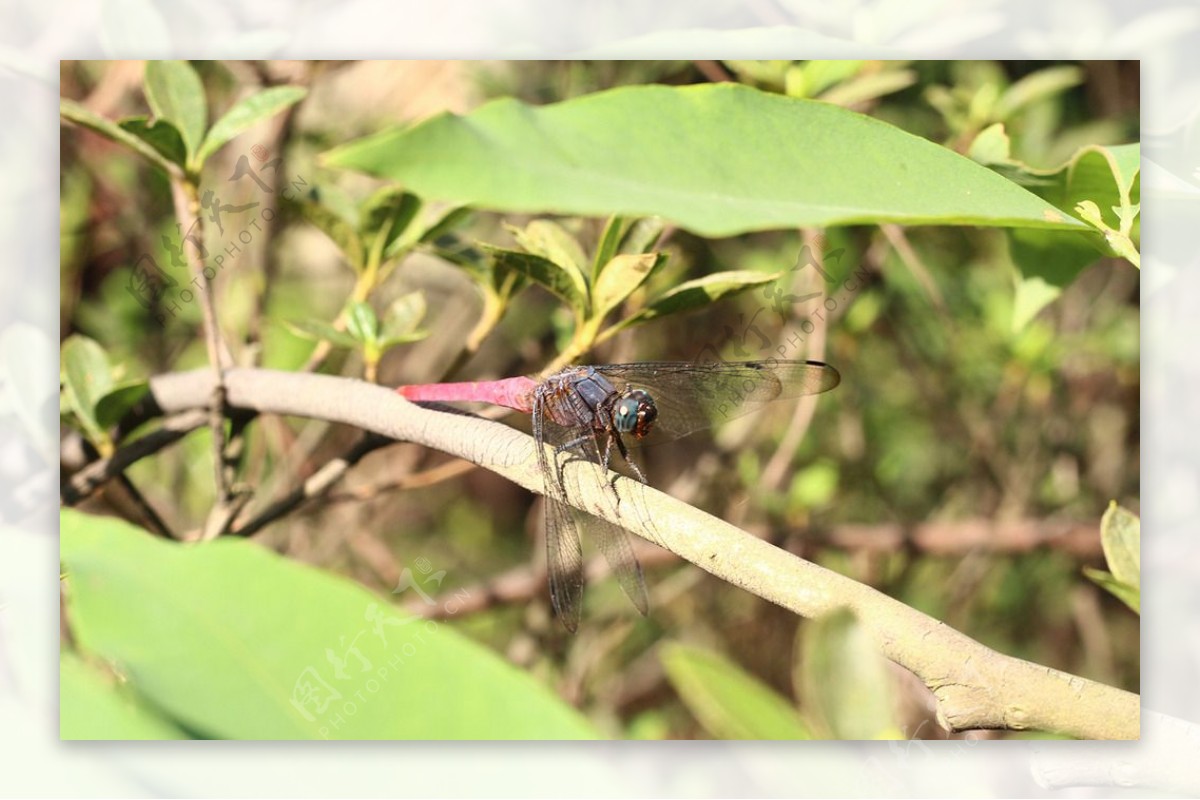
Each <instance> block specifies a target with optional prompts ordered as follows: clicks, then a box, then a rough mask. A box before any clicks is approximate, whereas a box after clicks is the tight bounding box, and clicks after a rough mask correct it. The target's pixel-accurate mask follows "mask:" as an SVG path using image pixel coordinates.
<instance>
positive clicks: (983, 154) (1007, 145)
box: [967, 122, 1012, 165]
mask: <svg viewBox="0 0 1200 800" xmlns="http://www.w3.org/2000/svg"><path fill="white" fill-rule="evenodd" d="M967 155H968V156H969V157H970V158H971V159H972V160H974V161H978V162H979V163H980V164H984V165H987V164H1006V163H1008V161H1009V158H1010V157H1011V155H1012V143H1011V142H1010V141H1009V139H1008V134H1007V133H1006V132H1005V131H1004V123H1002V122H997V123H996V124H995V125H989V126H988V127H986V128H984V129H983V130H982V131H980V132H979V135H978V136H976V137H975V139H974V141H972V142H971V146H970V147H969V148H967Z"/></svg>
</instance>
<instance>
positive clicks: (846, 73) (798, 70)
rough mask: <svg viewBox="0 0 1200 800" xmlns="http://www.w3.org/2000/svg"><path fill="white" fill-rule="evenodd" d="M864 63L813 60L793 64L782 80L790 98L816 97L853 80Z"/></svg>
mask: <svg viewBox="0 0 1200 800" xmlns="http://www.w3.org/2000/svg"><path fill="white" fill-rule="evenodd" d="M865 63H866V62H864V61H855V60H853V59H844V60H827V59H814V60H812V61H806V62H804V63H803V64H793V65H791V66H790V67H789V68H788V69H787V74H786V76H785V79H784V80H785V83H786V90H787V93H788V95H789V96H791V97H816V96H817V95H819V94H820V93H821V92H823V91H825V90H826V89H829V88H831V87H834V86H836V85H838V84H839V83H844V82H845V81H848V80H850V79H851V78H853V77H854V76H855V75H856V74H858V72H859V70H861V69H862V68H863V64H865Z"/></svg>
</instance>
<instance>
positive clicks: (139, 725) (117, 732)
mask: <svg viewBox="0 0 1200 800" xmlns="http://www.w3.org/2000/svg"><path fill="white" fill-rule="evenodd" d="M58 707H59V722H58V724H59V733H58V735H59V738H60V739H104V740H112V739H120V740H131V739H187V738H188V736H187V734H186V733H184V732H183V731H181V730H179V728H177V727H175V725H173V724H172V723H171V722H170V721H169V720H167V719H165V718H164V717H162V716H160V715H159V713H158V712H157V711H156V710H155V709H153V708H151V707H149V706H148V705H147V704H146V703H145V702H144V701H143V700H142V699H141V698H139V697H138V696H137V695H136V694H135V693H134V692H132V691H130V690H129V687H128V686H125V685H123V684H121V683H120V682H119V681H118V680H117V676H115V675H113V674H112V673H111V672H108V671H106V670H103V669H101V668H99V667H97V666H94V665H90V664H87V663H85V662H84V661H83V659H81V658H80V657H79V656H78V655H76V654H74V653H72V652H69V651H63V653H62V657H61V658H60V659H59V668H58Z"/></svg>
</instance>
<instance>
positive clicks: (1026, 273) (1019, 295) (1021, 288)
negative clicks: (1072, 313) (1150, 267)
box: [1010, 230, 1101, 333]
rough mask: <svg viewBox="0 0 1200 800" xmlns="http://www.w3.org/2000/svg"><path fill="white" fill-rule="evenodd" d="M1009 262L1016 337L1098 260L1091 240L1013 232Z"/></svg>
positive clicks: (1080, 236)
mask: <svg viewBox="0 0 1200 800" xmlns="http://www.w3.org/2000/svg"><path fill="white" fill-rule="evenodd" d="M1010 236H1011V238H1012V250H1011V252H1012V260H1013V265H1014V266H1015V267H1016V272H1015V275H1014V278H1015V283H1016V294H1015V297H1014V300H1013V327H1012V329H1013V332H1014V333H1016V332H1018V331H1020V330H1022V329H1024V327H1025V326H1026V325H1028V324H1029V322H1030V321H1031V320H1032V319H1033V318H1034V317H1036V316H1037V315H1038V312H1039V311H1041V310H1042V309H1043V308H1045V307H1046V306H1048V305H1049V304H1050V303H1052V302H1054V301H1055V300H1057V299H1058V296H1059V295H1060V294H1062V291H1063V289H1065V288H1066V287H1067V286H1069V285H1070V284H1071V282H1072V281H1074V280H1075V278H1077V277H1078V276H1079V273H1080V272H1082V271H1083V270H1084V269H1085V268H1087V267H1088V266H1090V265H1092V264H1094V263H1095V262H1096V261H1098V260H1099V259H1100V257H1101V254H1100V252H1099V251H1097V250H1096V239H1095V237H1092V236H1089V235H1087V234H1078V233H1060V232H1058V231H1037V230H1014V231H1012V232H1011V234H1010Z"/></svg>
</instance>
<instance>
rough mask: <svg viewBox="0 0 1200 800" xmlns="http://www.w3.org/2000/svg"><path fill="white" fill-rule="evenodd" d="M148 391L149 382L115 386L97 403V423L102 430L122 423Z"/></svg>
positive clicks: (127, 382)
mask: <svg viewBox="0 0 1200 800" xmlns="http://www.w3.org/2000/svg"><path fill="white" fill-rule="evenodd" d="M148 391H150V383H149V382H148V381H125V382H122V383H120V384H118V385H116V386H114V387H113V388H112V389H110V390H109V391H108V392H107V393H105V395H104V396H103V397H101V398H100V399H99V400H97V401H96V422H97V423H99V425H100V427H101V428H105V429H107V428H111V427H112V426H113V425H116V424H117V423H118V422H120V421H121V419H122V418H123V417H124V416H125V415H126V414H128V413H129V411H130V409H132V408H133V407H134V406H135V405H137V404H138V402H139V401H140V400H141V399H142V398H143V397H145V396H146V393H147V392H148Z"/></svg>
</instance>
